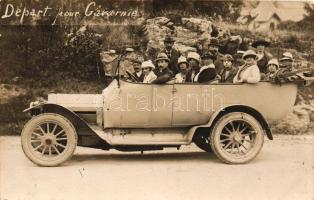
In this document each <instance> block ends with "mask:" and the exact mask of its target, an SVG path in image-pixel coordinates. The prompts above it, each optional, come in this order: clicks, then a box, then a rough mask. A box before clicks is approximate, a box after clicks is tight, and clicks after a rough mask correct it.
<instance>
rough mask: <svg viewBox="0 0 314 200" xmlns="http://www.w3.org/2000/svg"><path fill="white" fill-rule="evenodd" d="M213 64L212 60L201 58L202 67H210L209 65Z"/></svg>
mask: <svg viewBox="0 0 314 200" xmlns="http://www.w3.org/2000/svg"><path fill="white" fill-rule="evenodd" d="M212 63H213V60H212V59H210V58H203V64H204V65H206V66H207V65H210V64H212Z"/></svg>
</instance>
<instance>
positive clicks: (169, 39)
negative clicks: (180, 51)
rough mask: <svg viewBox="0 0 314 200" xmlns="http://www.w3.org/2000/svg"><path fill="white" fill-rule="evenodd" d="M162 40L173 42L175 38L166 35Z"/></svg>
mask: <svg viewBox="0 0 314 200" xmlns="http://www.w3.org/2000/svg"><path fill="white" fill-rule="evenodd" d="M164 42H167V43H173V42H175V40H174V39H173V38H172V37H170V36H166V38H165V39H164Z"/></svg>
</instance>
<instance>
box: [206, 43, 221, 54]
mask: <svg viewBox="0 0 314 200" xmlns="http://www.w3.org/2000/svg"><path fill="white" fill-rule="evenodd" d="M218 49H219V48H218V46H216V45H209V47H208V50H209V51H211V52H213V53H215V54H217V53H218Z"/></svg>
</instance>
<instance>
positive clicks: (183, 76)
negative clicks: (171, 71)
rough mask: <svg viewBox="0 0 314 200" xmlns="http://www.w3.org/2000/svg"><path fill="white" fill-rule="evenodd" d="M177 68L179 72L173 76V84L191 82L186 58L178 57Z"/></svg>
mask: <svg viewBox="0 0 314 200" xmlns="http://www.w3.org/2000/svg"><path fill="white" fill-rule="evenodd" d="M178 68H179V70H180V72H179V73H177V74H176V75H175V83H185V82H191V70H190V68H189V63H188V61H187V59H186V57H184V56H180V57H179V59H178Z"/></svg>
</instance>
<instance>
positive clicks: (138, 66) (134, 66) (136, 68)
mask: <svg viewBox="0 0 314 200" xmlns="http://www.w3.org/2000/svg"><path fill="white" fill-rule="evenodd" d="M133 69H134V71H135V72H140V71H141V64H140V63H133Z"/></svg>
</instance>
